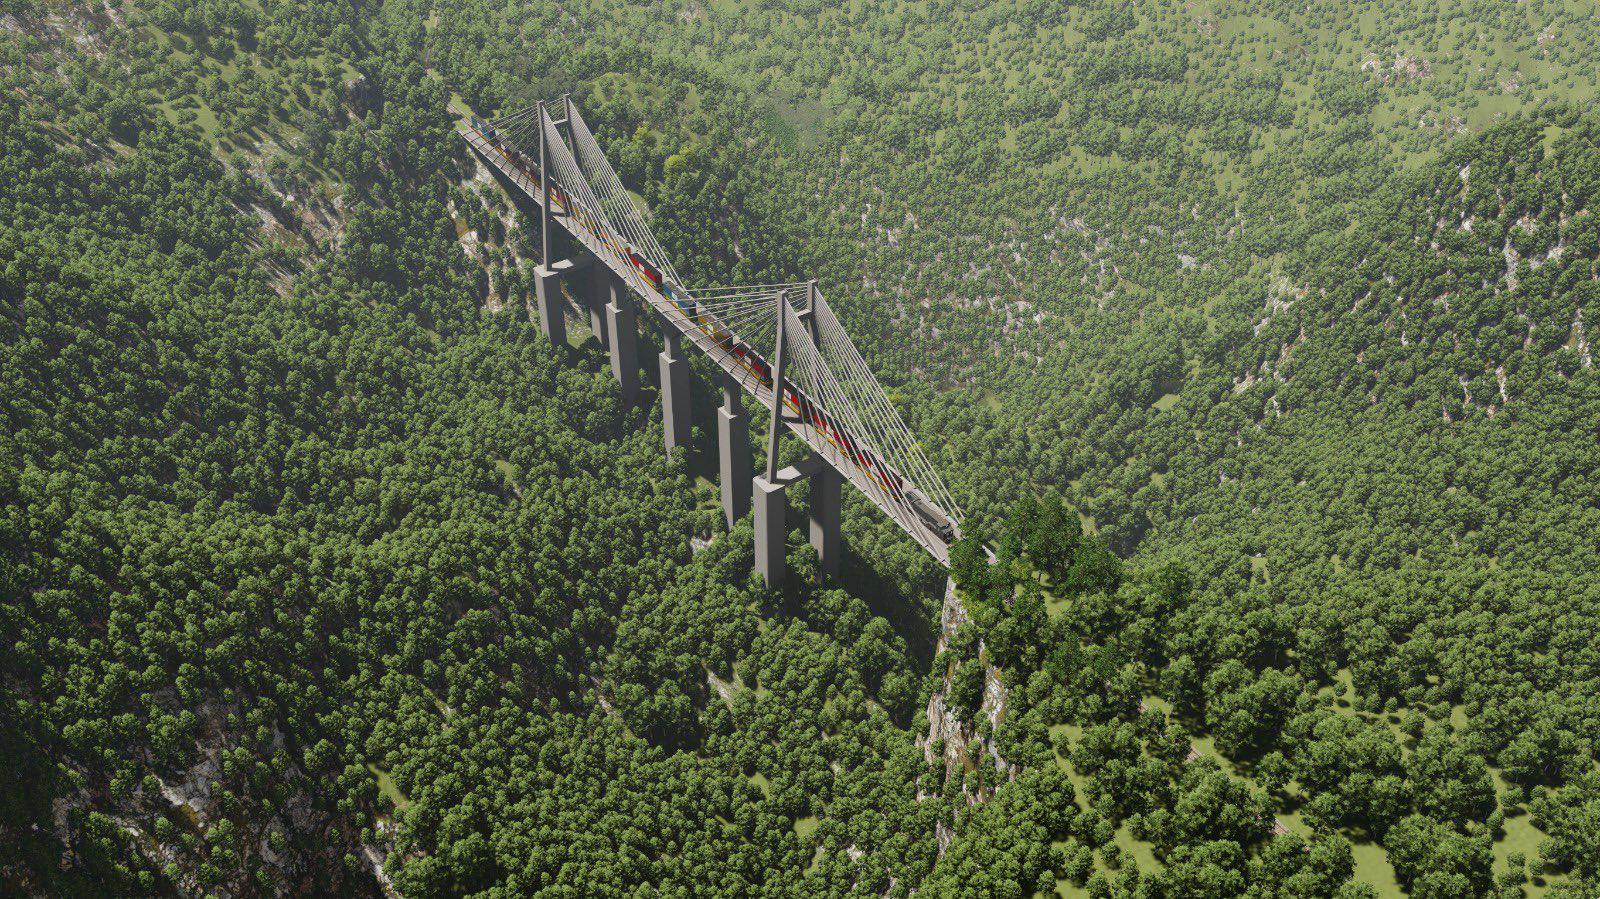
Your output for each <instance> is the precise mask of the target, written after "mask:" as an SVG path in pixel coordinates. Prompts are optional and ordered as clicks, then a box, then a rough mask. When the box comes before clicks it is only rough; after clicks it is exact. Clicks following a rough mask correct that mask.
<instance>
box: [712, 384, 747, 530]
mask: <svg viewBox="0 0 1600 899" xmlns="http://www.w3.org/2000/svg"><path fill="white" fill-rule="evenodd" d="M738 389H739V388H738V385H733V387H732V389H729V388H728V386H727V385H724V387H723V400H722V408H720V409H718V410H717V455H718V457H719V459H720V462H721V464H720V465H719V466H718V468H719V471H720V473H721V478H722V515H723V517H724V518H726V519H727V520H728V527H730V528H731V527H733V523H734V522H736V521H738V520H739V519H741V518H743V517H744V516H745V513H746V512H749V511H750V487H751V484H750V416H748V415H746V414H745V411H744V406H743V405H741V404H740V403H739V396H738V393H737V392H736V391H737V390H738Z"/></svg>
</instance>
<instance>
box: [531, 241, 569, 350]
mask: <svg viewBox="0 0 1600 899" xmlns="http://www.w3.org/2000/svg"><path fill="white" fill-rule="evenodd" d="M565 274H566V271H565V270H563V269H562V268H561V267H559V266H554V265H551V264H550V263H549V262H546V263H545V264H544V265H541V266H539V267H538V268H535V269H534V270H533V276H534V294H535V298H536V300H537V302H538V305H539V330H540V331H541V332H543V333H544V336H545V337H547V338H549V340H550V346H552V347H554V348H555V349H561V348H562V347H563V346H565V345H566V343H567V317H566V313H565V311H564V310H563V309H562V308H561V306H562V303H563V300H562V299H561V278H562V276H563V275H565Z"/></svg>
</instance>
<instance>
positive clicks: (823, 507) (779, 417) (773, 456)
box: [752, 281, 843, 587]
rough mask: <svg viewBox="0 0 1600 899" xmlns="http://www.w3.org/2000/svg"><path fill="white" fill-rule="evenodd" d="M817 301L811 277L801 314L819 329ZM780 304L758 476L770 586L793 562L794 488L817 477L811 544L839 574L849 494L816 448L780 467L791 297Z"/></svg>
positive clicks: (759, 559) (758, 523) (762, 561)
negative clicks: (789, 556)
mask: <svg viewBox="0 0 1600 899" xmlns="http://www.w3.org/2000/svg"><path fill="white" fill-rule="evenodd" d="M816 305H817V282H815V281H810V282H808V283H807V284H806V308H805V311H804V312H803V313H801V314H800V315H799V316H798V317H799V318H800V320H801V321H802V322H805V324H806V327H807V330H810V331H813V333H814V329H815V327H816V326H815V317H814V316H813V315H812V313H813V311H814V310H815V309H816ZM777 306H778V309H777V315H778V324H777V331H778V338H777V346H776V348H774V350H773V360H774V362H773V366H772V384H773V390H772V414H771V417H770V418H769V419H768V425H767V467H766V471H765V472H764V473H763V474H762V476H759V477H757V478H755V479H754V481H753V482H752V487H753V490H752V492H753V494H754V503H755V530H756V535H755V537H756V539H755V544H756V545H755V550H756V571H757V572H759V573H760V574H761V579H762V580H763V581H765V582H766V584H767V586H769V587H774V586H777V585H778V584H780V583H782V582H783V578H784V574H785V569H786V567H787V560H786V558H785V555H786V553H785V550H786V548H787V537H788V534H789V529H788V525H787V523H786V522H785V518H786V509H785V506H786V505H787V494H788V488H789V485H790V484H793V483H795V482H797V481H799V480H800V479H801V478H809V479H810V482H811V508H810V509H809V518H810V525H811V545H812V546H813V547H814V548H815V549H816V550H817V559H818V562H819V563H820V564H821V567H822V572H823V574H824V575H826V576H828V577H837V576H838V574H839V555H840V552H841V550H842V540H841V535H840V512H841V507H842V504H843V502H842V501H843V497H842V496H841V495H840V493H841V488H842V486H843V479H842V478H841V477H840V475H839V472H838V470H837V469H835V468H834V467H833V465H831V464H830V463H829V462H828V461H827V460H825V459H823V458H822V457H821V456H819V455H817V454H816V453H815V452H813V453H812V454H811V456H810V457H808V458H807V459H806V460H805V461H804V462H801V463H800V464H799V465H791V466H789V467H788V468H785V469H783V470H781V471H780V470H779V469H778V435H779V434H780V433H782V431H781V425H782V424H783V419H784V412H783V396H784V387H785V385H786V383H787V382H786V380H785V378H784V369H785V368H786V367H787V363H788V361H789V360H788V353H787V351H786V346H785V345H786V343H787V341H786V340H785V339H784V337H785V334H784V331H785V328H786V325H785V322H786V320H787V319H788V317H789V316H788V313H789V311H790V309H789V301H788V297H787V296H780V297H779V298H778V303H777Z"/></svg>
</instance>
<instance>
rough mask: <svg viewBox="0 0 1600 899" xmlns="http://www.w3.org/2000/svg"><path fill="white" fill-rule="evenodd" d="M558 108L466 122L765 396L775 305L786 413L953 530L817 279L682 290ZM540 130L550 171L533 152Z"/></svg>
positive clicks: (941, 498)
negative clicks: (557, 115) (555, 111)
mask: <svg viewBox="0 0 1600 899" xmlns="http://www.w3.org/2000/svg"><path fill="white" fill-rule="evenodd" d="M564 108H565V112H566V114H565V116H564V117H563V120H562V121H561V122H557V121H556V120H555V119H554V118H553V117H552V116H551V115H550V114H549V112H548V110H547V108H546V107H544V106H542V105H541V106H535V107H531V108H529V109H525V110H521V111H519V112H515V113H512V114H510V115H507V116H504V117H502V118H500V119H497V120H495V121H494V122H487V123H486V122H481V121H478V120H476V119H475V120H474V123H473V125H474V127H475V128H476V129H477V130H478V131H479V133H480V134H482V135H483V136H484V137H485V138H486V139H487V140H488V141H489V142H490V144H491V145H493V146H494V147H495V149H496V150H498V151H499V152H500V153H501V155H502V156H504V157H505V158H506V159H507V161H508V162H509V163H510V164H511V165H512V167H513V168H515V169H516V170H518V172H519V173H520V174H521V175H523V176H525V177H526V178H527V179H529V180H530V181H531V182H532V183H533V184H534V185H535V187H537V188H538V189H540V190H544V191H548V195H549V197H550V207H551V213H552V215H556V216H560V217H563V218H564V220H565V222H566V224H567V226H568V230H569V231H571V232H572V233H573V234H574V236H576V237H578V238H579V239H580V241H582V242H583V243H584V244H586V245H587V246H588V248H589V249H590V250H591V251H592V252H595V253H596V254H597V255H599V256H601V257H602V258H603V259H605V260H606V261H607V263H608V264H609V265H610V267H611V268H613V269H614V270H616V271H617V272H618V273H619V274H621V275H622V276H623V277H624V278H625V279H626V280H627V282H628V284H629V286H631V287H632V288H633V289H634V290H635V291H636V292H638V293H639V294H640V295H641V296H643V297H645V298H646V299H647V300H648V301H650V302H651V304H652V305H653V306H655V307H656V308H657V310H658V311H659V312H661V313H662V315H663V316H665V317H666V318H667V319H668V321H671V322H672V323H673V324H674V325H675V326H676V327H677V328H678V329H679V330H681V331H683V332H684V333H685V334H686V335H688V336H689V337H690V338H691V339H693V340H694V342H695V344H696V345H697V346H699V347H700V348H701V349H703V350H704V351H705V352H706V353H707V354H708V355H710V356H711V357H712V358H713V360H714V361H716V362H717V363H718V364H719V365H720V366H721V367H722V368H723V369H724V370H725V371H727V372H728V373H729V374H730V375H732V376H733V377H734V378H736V379H737V380H738V381H739V382H740V383H741V384H743V386H744V387H745V388H746V389H747V390H749V391H750V392H751V393H753V394H755V395H756V397H757V398H758V399H760V400H762V401H763V402H765V403H768V404H771V403H772V402H773V401H774V398H775V396H774V394H775V391H776V390H777V389H778V388H777V386H776V385H775V384H774V377H775V375H776V373H775V372H774V370H773V368H774V365H775V363H776V355H777V353H778V349H777V337H778V334H777V332H778V323H779V318H780V316H782V321H783V329H782V330H783V348H782V353H783V355H784V359H785V370H784V372H783V374H784V378H783V384H782V387H781V390H782V393H781V402H782V406H783V412H784V417H785V421H787V422H788V423H789V424H790V426H791V427H793V428H795V429H796V430H797V431H801V432H802V433H803V434H805V435H807V436H808V437H809V438H812V439H808V442H809V443H811V444H812V446H813V447H814V448H816V449H817V450H818V451H819V452H820V453H821V454H822V455H823V456H824V457H825V458H827V460H828V461H829V462H830V463H831V464H832V465H833V466H834V467H835V468H836V469H838V470H839V471H840V472H842V473H844V474H846V475H847V476H848V477H849V479H850V480H851V482H852V483H854V484H855V485H856V486H857V487H858V488H859V489H861V490H863V492H866V493H868V494H869V496H872V497H873V498H874V499H875V500H876V501H877V504H878V505H879V506H880V507H882V508H883V509H885V511H887V512H888V513H889V514H890V515H891V516H893V517H894V518H895V519H896V520H897V521H898V522H899V523H900V524H901V526H902V527H905V528H906V529H907V530H908V531H910V532H911V533H912V534H913V535H915V534H917V533H918V532H919V531H921V532H926V533H932V534H934V535H935V536H936V537H938V538H939V539H940V540H941V541H943V542H944V543H947V544H948V543H949V542H951V541H952V540H954V539H955V536H956V531H955V528H956V525H957V523H958V522H959V520H960V514H961V513H960V511H959V509H958V507H957V506H956V503H955V499H954V497H952V496H951V495H950V492H949V490H948V489H947V488H946V487H945V484H944V481H943V480H942V479H941V478H940V477H939V474H938V472H937V471H935V470H934V468H933V465H932V464H931V463H930V462H929V461H928V458H927V456H926V454H925V453H924V452H923V451H922V448H921V446H920V445H919V444H918V443H917V440H916V438H915V437H914V436H912V434H911V431H910V429H909V428H907V427H906V425H905V422H904V421H903V420H902V419H901V418H900V415H899V412H898V411H897V410H896V409H895V408H894V405H893V403H892V402H891V401H890V400H889V397H888V396H887V394H885V393H884V390H883V387H882V385H880V384H879V383H878V380H877V378H875V377H873V375H872V372H871V370H870V369H869V368H868V366H867V364H866V361H865V360H864V359H863V358H862V356H861V353H860V351H859V350H857V349H856V346H855V344H854V343H853V342H852V341H851V340H850V337H849V334H848V333H847V332H846V331H845V329H844V327H843V325H842V324H841V323H840V322H839V320H838V318H837V317H835V316H834V314H833V311H832V310H831V309H830V308H829V306H828V304H827V302H826V301H825V300H824V299H823V297H822V295H821V293H820V292H819V291H818V290H817V289H816V287H815V285H814V284H811V283H788V284H766V285H754V286H740V287H721V288H699V289H696V290H693V291H691V290H689V289H688V288H687V287H686V286H684V282H683V280H682V279H681V278H680V277H679V275H678V273H677V271H676V269H674V268H673V266H672V262H671V260H670V259H669V258H668V256H667V253H666V251H665V250H664V249H662V247H661V245H660V243H658V242H657V241H656V238H655V235H654V234H652V233H651V230H650V227H649V224H648V222H646V221H645V218H644V216H643V214H642V213H641V212H640V210H639V208H638V206H636V205H635V204H634V201H633V198H632V197H631V196H630V195H629V194H628V191H627V188H625V187H624V186H623V184H622V181H621V179H620V178H618V177H617V174H616V171H615V170H614V169H612V167H611V164H610V162H609V161H608V160H607V159H606V157H605V154H604V153H603V152H602V151H601V150H600V146H599V144H598V142H597V141H596V140H595V138H594V134H593V132H591V131H590V130H589V126H588V124H587V123H586V122H585V121H584V120H583V117H582V116H581V115H580V114H579V113H578V112H577V110H576V109H575V108H574V107H573V106H572V104H571V103H570V102H566V103H565V104H564ZM563 128H564V129H565V134H563ZM541 131H542V136H543V150H544V160H545V165H546V167H547V168H548V169H549V174H550V178H549V180H548V181H545V179H544V172H542V171H540V170H539V167H538V165H537V164H536V160H537V159H538V153H539V143H540V141H539V138H540V136H541ZM807 429H809V430H807ZM919 526H920V527H919Z"/></svg>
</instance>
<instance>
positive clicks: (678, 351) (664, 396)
mask: <svg viewBox="0 0 1600 899" xmlns="http://www.w3.org/2000/svg"><path fill="white" fill-rule="evenodd" d="M661 335H662V341H661V342H662V344H663V347H664V348H663V349H662V351H661V425H662V429H663V431H664V432H665V434H664V436H665V439H666V444H667V452H669V453H670V452H672V451H673V450H675V449H677V448H678V447H680V446H685V447H686V446H688V445H689V440H690V437H691V431H690V426H691V425H692V420H691V419H690V418H689V361H688V360H687V359H685V358H683V348H682V345H681V340H682V335H680V334H679V333H678V331H677V329H676V328H674V327H672V325H670V324H663V325H662V328H661Z"/></svg>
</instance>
